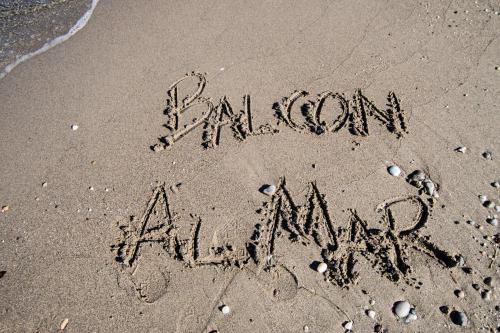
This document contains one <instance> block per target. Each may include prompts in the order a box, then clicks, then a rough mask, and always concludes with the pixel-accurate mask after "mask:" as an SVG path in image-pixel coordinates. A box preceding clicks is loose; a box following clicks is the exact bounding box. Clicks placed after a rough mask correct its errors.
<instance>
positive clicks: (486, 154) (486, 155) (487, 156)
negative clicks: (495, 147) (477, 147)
mask: <svg viewBox="0 0 500 333" xmlns="http://www.w3.org/2000/svg"><path fill="white" fill-rule="evenodd" d="M483 157H484V158H485V159H487V160H491V159H492V158H493V154H492V153H491V151H489V150H486V151H485V152H484V153H483Z"/></svg>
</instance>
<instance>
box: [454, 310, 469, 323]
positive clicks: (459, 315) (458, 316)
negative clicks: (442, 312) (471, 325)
mask: <svg viewBox="0 0 500 333" xmlns="http://www.w3.org/2000/svg"><path fill="white" fill-rule="evenodd" d="M450 319H451V321H452V322H453V324H455V325H458V326H467V323H468V322H469V320H468V319H467V316H466V315H465V313H463V312H460V311H456V310H454V311H451V313H450Z"/></svg>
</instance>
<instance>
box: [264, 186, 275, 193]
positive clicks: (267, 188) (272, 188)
mask: <svg viewBox="0 0 500 333" xmlns="http://www.w3.org/2000/svg"><path fill="white" fill-rule="evenodd" d="M261 192H262V193H264V194H266V195H273V194H274V193H275V192H276V186H274V185H264V186H263V187H262V188H261Z"/></svg>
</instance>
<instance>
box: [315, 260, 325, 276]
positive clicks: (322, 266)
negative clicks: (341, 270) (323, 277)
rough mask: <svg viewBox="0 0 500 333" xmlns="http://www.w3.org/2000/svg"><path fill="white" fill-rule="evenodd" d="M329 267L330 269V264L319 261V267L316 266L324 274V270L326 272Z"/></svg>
mask: <svg viewBox="0 0 500 333" xmlns="http://www.w3.org/2000/svg"><path fill="white" fill-rule="evenodd" d="M327 269H328V266H327V265H326V264H325V263H324V262H322V263H319V265H318V267H317V268H316V270H317V271H318V273H321V274H323V273H324V272H326V270H327Z"/></svg>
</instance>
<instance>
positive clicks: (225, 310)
mask: <svg viewBox="0 0 500 333" xmlns="http://www.w3.org/2000/svg"><path fill="white" fill-rule="evenodd" d="M220 310H221V312H222V314H224V315H228V314H230V313H231V308H230V307H229V306H227V305H223V306H222V308H221V309H220Z"/></svg>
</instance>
